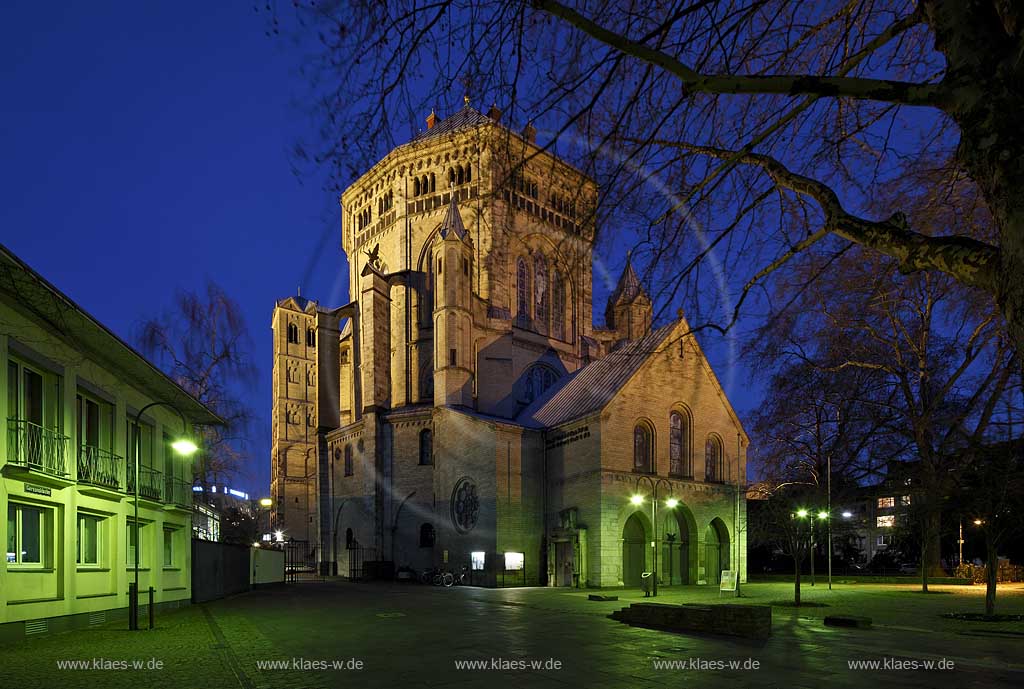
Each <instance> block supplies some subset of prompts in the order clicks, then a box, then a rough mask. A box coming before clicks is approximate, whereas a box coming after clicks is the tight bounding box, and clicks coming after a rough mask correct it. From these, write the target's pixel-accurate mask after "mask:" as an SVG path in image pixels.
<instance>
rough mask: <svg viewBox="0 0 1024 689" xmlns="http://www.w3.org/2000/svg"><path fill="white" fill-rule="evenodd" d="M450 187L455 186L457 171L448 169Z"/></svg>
mask: <svg viewBox="0 0 1024 689" xmlns="http://www.w3.org/2000/svg"><path fill="white" fill-rule="evenodd" d="M448 186H449V187H454V186H455V170H454V169H452V168H448Z"/></svg>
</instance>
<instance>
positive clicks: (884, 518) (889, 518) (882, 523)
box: [876, 514, 896, 528]
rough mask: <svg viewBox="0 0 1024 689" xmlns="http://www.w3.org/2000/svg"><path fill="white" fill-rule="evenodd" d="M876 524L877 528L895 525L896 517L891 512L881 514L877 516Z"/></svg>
mask: <svg viewBox="0 0 1024 689" xmlns="http://www.w3.org/2000/svg"><path fill="white" fill-rule="evenodd" d="M876 525H877V526H878V527H879V528H882V527H888V526H896V517H894V516H893V515H891V514H883V515H881V516H879V517H878V519H877V521H876Z"/></svg>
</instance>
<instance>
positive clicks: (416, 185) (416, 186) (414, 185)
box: [412, 177, 420, 196]
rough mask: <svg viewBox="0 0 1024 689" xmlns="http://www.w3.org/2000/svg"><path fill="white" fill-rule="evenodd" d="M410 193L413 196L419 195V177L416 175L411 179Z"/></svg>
mask: <svg viewBox="0 0 1024 689" xmlns="http://www.w3.org/2000/svg"><path fill="white" fill-rule="evenodd" d="M412 195H413V196H419V195H420V178H419V177H417V178H416V179H414V180H413V181H412Z"/></svg>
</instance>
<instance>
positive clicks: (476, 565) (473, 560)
mask: <svg viewBox="0 0 1024 689" xmlns="http://www.w3.org/2000/svg"><path fill="white" fill-rule="evenodd" d="M486 559H487V555H486V553H484V551H482V550H474V551H473V552H472V553H470V554H469V568H470V569H472V570H474V571H477V572H479V571H481V570H483V568H484V562H485V561H486Z"/></svg>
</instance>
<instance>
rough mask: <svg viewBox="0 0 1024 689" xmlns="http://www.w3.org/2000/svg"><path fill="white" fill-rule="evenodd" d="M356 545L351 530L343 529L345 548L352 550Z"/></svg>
mask: <svg viewBox="0 0 1024 689" xmlns="http://www.w3.org/2000/svg"><path fill="white" fill-rule="evenodd" d="M355 544H356V539H355V537H354V536H353V535H352V529H345V548H346V549H348V550H352V548H353V547H354V546H355Z"/></svg>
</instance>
